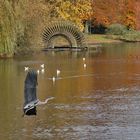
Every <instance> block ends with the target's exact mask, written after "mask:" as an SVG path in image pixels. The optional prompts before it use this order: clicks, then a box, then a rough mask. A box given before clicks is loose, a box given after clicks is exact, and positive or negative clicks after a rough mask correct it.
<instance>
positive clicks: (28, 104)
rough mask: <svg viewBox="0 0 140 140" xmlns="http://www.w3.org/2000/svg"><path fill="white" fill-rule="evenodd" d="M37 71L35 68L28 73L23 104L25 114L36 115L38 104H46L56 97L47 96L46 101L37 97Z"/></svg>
mask: <svg viewBox="0 0 140 140" xmlns="http://www.w3.org/2000/svg"><path fill="white" fill-rule="evenodd" d="M37 85H38V82H37V73H36V71H34V70H30V71H28V73H27V76H26V79H25V86H24V100H25V102H24V105H23V111H24V115H36V114H37V110H36V106H37V105H43V104H46V103H47V102H48V101H49V100H51V99H53V98H54V97H50V98H47V99H46V100H45V101H44V102H42V101H40V100H39V99H38V98H37V88H36V87H37Z"/></svg>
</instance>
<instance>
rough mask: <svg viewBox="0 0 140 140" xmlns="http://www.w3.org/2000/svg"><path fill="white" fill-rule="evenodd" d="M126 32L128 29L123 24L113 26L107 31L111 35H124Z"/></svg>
mask: <svg viewBox="0 0 140 140" xmlns="http://www.w3.org/2000/svg"><path fill="white" fill-rule="evenodd" d="M126 32H127V27H126V26H124V25H121V24H112V25H110V26H108V28H107V29H106V33H107V34H111V35H123V34H124V33H126Z"/></svg>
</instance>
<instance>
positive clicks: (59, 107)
mask: <svg viewBox="0 0 140 140" xmlns="http://www.w3.org/2000/svg"><path fill="white" fill-rule="evenodd" d="M83 58H85V60H83ZM41 64H45V72H44V73H43V72H40V73H39V74H38V88H37V94H38V98H39V99H40V100H45V99H46V98H47V97H50V96H53V97H55V98H54V99H53V100H51V101H49V102H48V104H47V105H43V106H38V107H37V116H33V117H29V116H25V117H22V114H23V111H22V107H23V102H24V98H23V97H24V96H23V93H24V80H25V77H26V74H27V72H25V71H24V67H25V66H29V67H30V68H32V69H35V70H37V69H40V65H41ZM57 69H59V70H60V74H59V75H57V74H56V70H57ZM52 77H56V80H55V81H53V80H52ZM0 78H1V80H0V96H1V97H0V125H1V126H0V140H16V139H17V140H18V139H20V140H44V139H48V140H121V139H123V140H128V139H131V140H138V139H139V137H140V44H131V43H127V44H123V43H121V44H104V45H103V46H101V47H100V50H99V51H98V52H96V51H95V50H93V49H89V50H88V51H85V52H75V51H72V52H70V51H55V52H54V51H48V52H42V53H39V54H37V55H34V56H26V57H18V58H14V59H8V60H0Z"/></svg>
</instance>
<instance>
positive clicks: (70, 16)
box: [48, 0, 91, 30]
mask: <svg viewBox="0 0 140 140" xmlns="http://www.w3.org/2000/svg"><path fill="white" fill-rule="evenodd" d="M48 2H49V3H50V4H52V5H53V7H52V10H51V16H52V17H56V18H57V19H62V20H69V21H72V22H74V23H75V24H77V25H78V26H79V28H80V29H81V30H83V28H84V26H83V19H87V18H89V15H90V12H91V0H86V1H83V0H48Z"/></svg>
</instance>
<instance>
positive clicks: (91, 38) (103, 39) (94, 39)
mask: <svg viewBox="0 0 140 140" xmlns="http://www.w3.org/2000/svg"><path fill="white" fill-rule="evenodd" d="M85 38H86V41H87V43H88V44H102V43H121V42H123V41H121V40H119V39H117V38H110V37H108V35H104V34H103V35H101V34H92V35H85Z"/></svg>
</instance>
